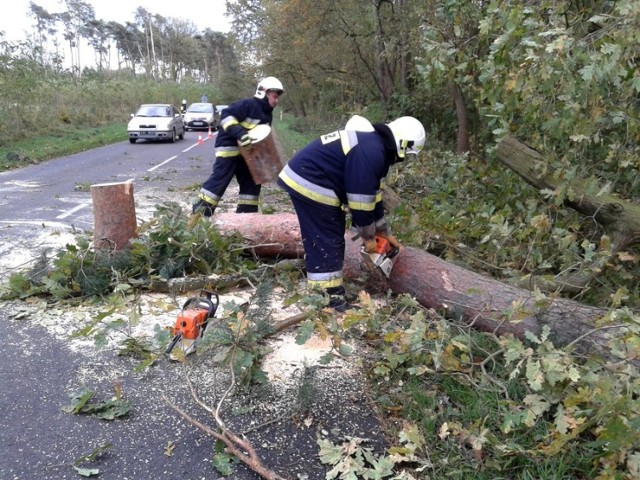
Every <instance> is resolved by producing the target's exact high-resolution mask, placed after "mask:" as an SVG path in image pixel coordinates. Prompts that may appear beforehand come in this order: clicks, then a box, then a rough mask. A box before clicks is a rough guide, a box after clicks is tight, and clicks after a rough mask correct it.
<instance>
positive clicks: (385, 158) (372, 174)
mask: <svg viewBox="0 0 640 480" xmlns="http://www.w3.org/2000/svg"><path fill="white" fill-rule="evenodd" d="M374 129H375V131H374V132H360V131H357V132H356V131H351V130H338V131H335V132H332V133H329V134H327V135H323V136H322V137H320V138H319V139H317V140H314V141H313V142H311V143H310V144H308V145H307V146H306V147H304V148H303V149H302V150H300V151H299V152H298V153H296V154H295V155H294V157H293V158H292V159H291V160H290V161H289V163H288V164H287V165H286V166H285V168H284V169H283V170H282V172H281V173H280V176H279V179H278V184H279V185H280V186H281V187H283V188H284V189H285V190H287V191H288V192H290V193H291V194H292V195H296V196H298V197H299V198H302V199H306V200H308V201H313V202H317V203H321V204H325V205H328V206H333V207H341V206H343V205H348V207H349V209H350V211H351V215H352V223H353V225H354V226H355V227H360V228H362V227H371V226H373V225H380V226H381V225H382V224H383V222H384V208H383V204H382V192H381V189H382V186H383V181H384V178H385V177H386V175H387V173H388V171H389V166H390V165H392V164H393V163H395V162H396V161H397V160H398V158H397V155H396V152H397V150H396V144H395V139H394V138H393V134H392V133H391V130H390V129H389V127H387V126H386V125H383V124H376V125H374Z"/></svg>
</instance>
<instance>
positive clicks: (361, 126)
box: [344, 115, 374, 132]
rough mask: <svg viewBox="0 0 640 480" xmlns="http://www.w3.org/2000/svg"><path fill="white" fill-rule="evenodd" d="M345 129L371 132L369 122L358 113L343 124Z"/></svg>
mask: <svg viewBox="0 0 640 480" xmlns="http://www.w3.org/2000/svg"><path fill="white" fill-rule="evenodd" d="M344 129H345V130H355V131H356V132H373V131H374V129H373V125H371V122H370V121H369V120H367V119H366V118H364V117H361V116H360V115H354V116H353V117H351V118H350V119H349V121H348V122H347V124H346V125H345V126H344Z"/></svg>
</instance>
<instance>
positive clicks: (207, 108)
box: [187, 103, 213, 113]
mask: <svg viewBox="0 0 640 480" xmlns="http://www.w3.org/2000/svg"><path fill="white" fill-rule="evenodd" d="M187 112H191V113H211V112H213V105H207V104H204V103H195V104H193V105H191V106H190V107H189V109H188V110H187Z"/></svg>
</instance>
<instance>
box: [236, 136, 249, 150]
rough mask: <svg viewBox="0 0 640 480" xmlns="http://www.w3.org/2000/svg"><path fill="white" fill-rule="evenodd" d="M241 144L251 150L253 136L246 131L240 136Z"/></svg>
mask: <svg viewBox="0 0 640 480" xmlns="http://www.w3.org/2000/svg"><path fill="white" fill-rule="evenodd" d="M239 141H240V146H241V147H242V148H246V149H247V150H251V142H252V140H251V137H250V136H249V134H248V133H245V134H244V135H243V136H242V137H240V140H239Z"/></svg>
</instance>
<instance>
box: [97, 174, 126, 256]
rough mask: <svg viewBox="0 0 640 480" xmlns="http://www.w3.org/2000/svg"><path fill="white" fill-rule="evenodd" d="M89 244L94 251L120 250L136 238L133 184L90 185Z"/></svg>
mask: <svg viewBox="0 0 640 480" xmlns="http://www.w3.org/2000/svg"><path fill="white" fill-rule="evenodd" d="M91 197H92V198H93V218H94V230H93V241H94V244H95V247H96V248H97V249H110V250H122V249H123V248H125V247H126V246H127V244H128V243H129V240H130V239H132V238H135V237H136V236H137V233H136V228H137V222H136V207H135V203H134V200H133V183H131V182H130V181H129V182H119V183H100V184H96V185H91Z"/></svg>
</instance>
